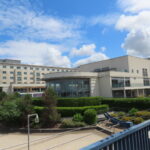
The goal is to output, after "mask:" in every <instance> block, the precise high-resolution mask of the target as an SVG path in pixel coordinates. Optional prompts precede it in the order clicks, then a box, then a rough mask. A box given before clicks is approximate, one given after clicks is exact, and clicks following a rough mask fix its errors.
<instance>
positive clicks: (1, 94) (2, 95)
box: [0, 91, 7, 101]
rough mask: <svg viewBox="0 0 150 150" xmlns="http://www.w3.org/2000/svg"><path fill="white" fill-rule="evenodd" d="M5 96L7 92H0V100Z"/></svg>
mask: <svg viewBox="0 0 150 150" xmlns="http://www.w3.org/2000/svg"><path fill="white" fill-rule="evenodd" d="M6 96H7V94H6V93H5V92H3V91H2V92H0V101H2V100H3V99H4V98H5V97H6Z"/></svg>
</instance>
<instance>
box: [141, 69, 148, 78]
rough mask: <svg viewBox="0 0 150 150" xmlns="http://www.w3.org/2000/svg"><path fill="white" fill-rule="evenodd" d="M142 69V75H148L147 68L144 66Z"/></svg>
mask: <svg viewBox="0 0 150 150" xmlns="http://www.w3.org/2000/svg"><path fill="white" fill-rule="evenodd" d="M142 71H143V76H144V77H147V76H148V72H147V69H146V68H143V69H142Z"/></svg>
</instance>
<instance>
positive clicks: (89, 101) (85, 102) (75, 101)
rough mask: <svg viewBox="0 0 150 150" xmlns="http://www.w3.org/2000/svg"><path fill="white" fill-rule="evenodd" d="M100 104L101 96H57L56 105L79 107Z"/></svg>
mask: <svg viewBox="0 0 150 150" xmlns="http://www.w3.org/2000/svg"><path fill="white" fill-rule="evenodd" d="M100 104H101V97H78V98H58V104H57V106H58V107H81V106H95V105H100Z"/></svg>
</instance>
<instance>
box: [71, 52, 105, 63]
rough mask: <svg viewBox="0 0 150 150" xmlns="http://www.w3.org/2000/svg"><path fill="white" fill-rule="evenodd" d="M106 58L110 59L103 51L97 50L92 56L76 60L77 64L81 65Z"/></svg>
mask: <svg viewBox="0 0 150 150" xmlns="http://www.w3.org/2000/svg"><path fill="white" fill-rule="evenodd" d="M104 59H108V57H107V56H106V55H105V54H103V53H101V52H97V53H96V52H95V53H94V54H92V55H91V56H89V57H87V58H84V59H80V60H78V61H77V62H75V64H74V65H75V66H79V65H83V64H87V63H91V62H96V61H100V60H104Z"/></svg>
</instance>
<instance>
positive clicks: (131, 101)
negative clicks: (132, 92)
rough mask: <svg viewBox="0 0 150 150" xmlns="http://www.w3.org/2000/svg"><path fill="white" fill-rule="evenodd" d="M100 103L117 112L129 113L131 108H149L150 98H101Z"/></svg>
mask: <svg viewBox="0 0 150 150" xmlns="http://www.w3.org/2000/svg"><path fill="white" fill-rule="evenodd" d="M101 103H102V104H107V105H109V107H110V108H111V109H113V110H119V111H129V110H130V109H131V108H137V109H140V110H141V109H149V108H150V98H103V99H101Z"/></svg>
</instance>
